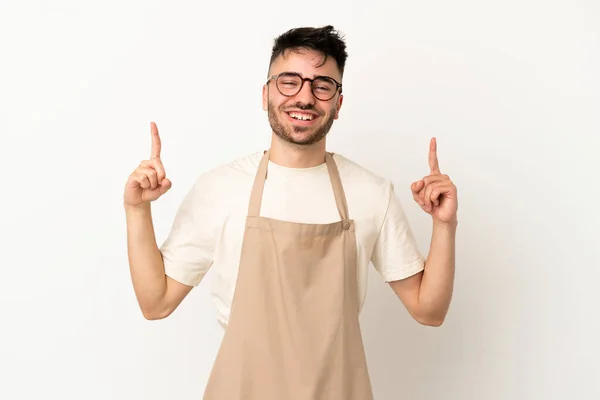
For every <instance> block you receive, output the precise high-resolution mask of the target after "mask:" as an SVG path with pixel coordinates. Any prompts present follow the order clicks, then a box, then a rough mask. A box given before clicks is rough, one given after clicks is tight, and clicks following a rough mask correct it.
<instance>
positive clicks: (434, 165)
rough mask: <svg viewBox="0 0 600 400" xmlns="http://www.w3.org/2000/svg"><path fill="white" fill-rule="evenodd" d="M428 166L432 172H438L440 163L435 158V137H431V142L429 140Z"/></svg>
mask: <svg viewBox="0 0 600 400" xmlns="http://www.w3.org/2000/svg"><path fill="white" fill-rule="evenodd" d="M429 168H430V170H431V173H432V174H439V173H440V165H439V163H438V158H437V141H436V139H435V138H431V142H429Z"/></svg>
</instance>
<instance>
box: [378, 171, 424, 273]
mask: <svg viewBox="0 0 600 400" xmlns="http://www.w3.org/2000/svg"><path fill="white" fill-rule="evenodd" d="M388 189H389V200H388V206H387V211H386V213H385V217H384V219H383V223H382V225H381V230H380V232H379V236H378V238H377V240H376V242H375V247H374V250H373V254H372V256H371V262H372V263H373V265H374V267H375V269H376V270H377V271H378V272H379V274H380V275H381V276H382V278H383V279H384V280H385V281H386V282H392V281H397V280H400V279H405V278H408V277H410V276H412V275H415V274H417V273H419V272H421V271H422V270H423V269H424V267H425V258H424V257H423V256H422V254H421V253H420V251H419V249H418V246H417V242H416V240H415V237H414V235H413V232H412V230H411V227H410V225H409V223H408V220H407V218H406V215H405V213H404V209H403V208H402V205H401V204H400V200H399V199H398V197H397V196H396V194H395V192H394V186H393V185H392V184H391V183H390V184H389V188H388Z"/></svg>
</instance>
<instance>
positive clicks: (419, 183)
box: [410, 180, 423, 193]
mask: <svg viewBox="0 0 600 400" xmlns="http://www.w3.org/2000/svg"><path fill="white" fill-rule="evenodd" d="M421 189H423V180H419V181H416V182H413V183H412V185H410V190H411V191H412V192H413V193H417V192H418V191H420V190H421Z"/></svg>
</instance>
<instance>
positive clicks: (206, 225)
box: [160, 177, 218, 286]
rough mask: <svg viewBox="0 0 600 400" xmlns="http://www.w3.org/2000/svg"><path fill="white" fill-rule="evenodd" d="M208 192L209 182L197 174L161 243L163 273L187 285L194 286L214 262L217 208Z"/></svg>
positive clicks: (209, 191) (209, 189)
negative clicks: (197, 177) (197, 176)
mask: <svg viewBox="0 0 600 400" xmlns="http://www.w3.org/2000/svg"><path fill="white" fill-rule="evenodd" d="M209 193H211V188H209V187H208V182H206V181H205V180H203V179H202V177H201V178H199V179H198V180H197V181H196V183H195V184H194V185H193V186H192V188H191V189H190V191H189V192H188V193H187V195H186V196H185V198H184V199H183V201H182V202H181V204H180V206H179V208H178V210H177V213H176V215H175V218H174V220H173V224H172V226H171V230H170V232H169V234H168V236H167V238H166V240H165V241H164V242H163V244H162V245H161V246H160V252H161V254H162V257H163V262H164V265H165V274H166V275H167V276H169V277H170V278H172V279H174V280H176V281H178V282H181V283H183V284H185V285H189V286H197V285H198V284H199V283H200V281H201V280H202V278H203V277H204V276H205V275H206V273H207V272H208V269H209V268H210V266H211V265H212V263H213V256H214V252H215V246H216V240H217V235H218V233H217V230H216V227H217V225H218V224H216V220H217V214H218V212H217V210H215V209H214V207H213V204H211V203H212V202H211V201H210V199H209Z"/></svg>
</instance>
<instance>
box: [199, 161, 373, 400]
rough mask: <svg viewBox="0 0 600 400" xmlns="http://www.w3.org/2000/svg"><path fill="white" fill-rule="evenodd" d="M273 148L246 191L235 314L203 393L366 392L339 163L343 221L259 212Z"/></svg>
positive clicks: (325, 399) (301, 396)
mask: <svg viewBox="0 0 600 400" xmlns="http://www.w3.org/2000/svg"><path fill="white" fill-rule="evenodd" d="M269 156H270V151H267V152H266V153H265V155H264V156H263V158H262V160H261V162H260V164H259V167H258V172H257V174H256V178H255V181H254V186H253V188H252V193H251V197H250V205H249V208H248V217H247V220H246V230H245V232H244V242H243V245H242V253H241V260H240V267H239V274H238V279H237V283H236V289H235V294H234V298H233V303H232V308H231V315H230V319H229V323H228V326H227V329H226V331H225V335H224V337H223V341H222V343H221V347H220V349H219V352H218V354H217V357H216V360H215V364H214V366H213V369H212V371H211V374H210V376H209V380H208V383H207V386H206V390H205V393H204V400H317V399H318V400H371V399H372V398H373V395H372V390H371V382H370V379H369V373H368V371H367V364H366V359H365V352H364V348H363V342H362V336H361V331H360V326H359V301H358V291H357V282H356V273H357V260H356V258H357V254H356V237H355V233H354V221H353V220H350V219H349V217H348V205H347V203H346V197H345V195H344V189H343V187H342V183H341V180H340V175H339V172H338V169H337V166H336V165H335V161H334V160H333V157H332V156H331V155H330V154H328V153H327V154H326V156H325V159H326V164H327V169H328V171H329V176H330V178H331V183H332V186H333V192H334V195H335V201H336V204H337V208H338V211H339V213H340V218H341V220H340V221H339V222H334V223H330V224H321V225H319V224H303V223H292V222H286V221H279V220H274V219H270V218H265V217H261V216H260V206H261V201H262V194H263V189H264V183H265V179H266V175H267V166H268V162H269Z"/></svg>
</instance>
